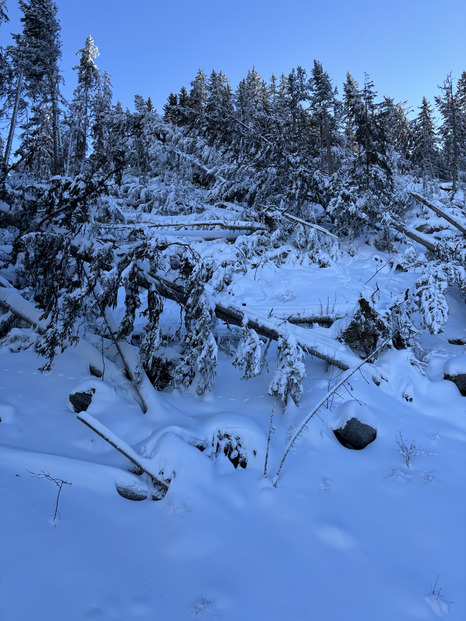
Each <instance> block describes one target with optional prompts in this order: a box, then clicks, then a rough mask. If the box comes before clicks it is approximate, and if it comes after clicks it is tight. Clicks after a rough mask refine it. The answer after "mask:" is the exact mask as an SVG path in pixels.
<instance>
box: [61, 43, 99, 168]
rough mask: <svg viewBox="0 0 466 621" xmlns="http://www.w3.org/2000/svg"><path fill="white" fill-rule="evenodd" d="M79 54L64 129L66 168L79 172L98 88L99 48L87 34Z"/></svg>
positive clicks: (84, 156) (87, 145) (82, 163)
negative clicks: (66, 149)
mask: <svg viewBox="0 0 466 621" xmlns="http://www.w3.org/2000/svg"><path fill="white" fill-rule="evenodd" d="M77 54H80V59H79V65H77V66H76V67H73V69H74V70H77V73H78V86H77V87H76V89H75V91H74V94H73V100H72V102H71V105H70V121H69V132H68V155H67V165H66V168H67V171H69V170H70V168H71V169H72V170H74V172H77V173H79V172H82V170H83V166H84V162H85V159H86V156H87V153H88V150H89V137H90V136H89V134H90V131H91V127H92V122H93V119H92V116H91V115H92V112H93V109H94V107H93V102H94V98H95V97H96V95H97V92H98V87H99V81H100V80H99V77H100V70H99V68H98V67H97V65H96V64H95V62H94V61H95V59H96V58H97V57H98V56H99V50H98V48H97V46H96V45H95V43H94V40H93V39H92V37H91V36H90V35H89V36H88V37H87V38H86V42H85V45H84V47H83V48H82V49H81V50H79V51H78V52H77Z"/></svg>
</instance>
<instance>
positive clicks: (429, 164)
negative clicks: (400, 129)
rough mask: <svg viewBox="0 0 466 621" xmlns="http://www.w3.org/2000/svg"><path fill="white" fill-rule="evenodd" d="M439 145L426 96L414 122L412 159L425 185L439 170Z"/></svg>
mask: <svg viewBox="0 0 466 621" xmlns="http://www.w3.org/2000/svg"><path fill="white" fill-rule="evenodd" d="M438 156H439V153H438V146H437V136H436V131H435V123H434V118H433V113H432V107H431V105H430V103H429V102H428V101H427V99H426V98H425V97H423V98H422V104H421V106H420V108H419V113H418V115H417V117H416V118H415V119H414V121H413V124H412V149H411V161H412V163H413V164H414V166H416V167H417V168H418V170H419V172H420V174H421V177H422V182H423V187H424V189H426V186H427V180H428V179H432V178H433V177H434V176H435V174H436V172H437V164H438Z"/></svg>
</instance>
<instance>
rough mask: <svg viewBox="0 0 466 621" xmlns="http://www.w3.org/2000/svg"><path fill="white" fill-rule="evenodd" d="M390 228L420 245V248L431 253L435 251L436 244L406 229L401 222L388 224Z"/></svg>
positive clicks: (420, 234)
mask: <svg viewBox="0 0 466 621" xmlns="http://www.w3.org/2000/svg"><path fill="white" fill-rule="evenodd" d="M390 226H392V227H393V228H394V229H396V230H397V231H398V232H399V233H402V234H403V235H406V237H409V238H410V239H412V240H413V241H415V242H417V243H418V244H421V246H424V248H427V250H430V251H431V252H436V251H437V244H435V243H434V242H432V241H430V239H428V238H427V237H426V236H425V235H423V234H422V233H418V232H417V231H413V229H410V228H408V227H407V226H406V225H404V224H402V223H401V222H396V221H392V222H391V223H390Z"/></svg>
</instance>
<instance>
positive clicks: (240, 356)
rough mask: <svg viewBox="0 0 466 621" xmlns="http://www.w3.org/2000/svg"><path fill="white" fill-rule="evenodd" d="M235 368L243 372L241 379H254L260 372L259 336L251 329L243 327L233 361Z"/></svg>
mask: <svg viewBox="0 0 466 621" xmlns="http://www.w3.org/2000/svg"><path fill="white" fill-rule="evenodd" d="M233 364H234V366H235V367H238V368H239V369H241V370H242V371H243V376H242V378H241V379H243V380H248V379H251V378H252V377H256V376H257V375H259V374H260V372H261V370H262V343H261V340H260V338H259V335H258V334H257V332H256V331H255V330H253V329H252V328H248V327H247V326H244V327H243V328H242V330H241V340H240V343H239V346H238V349H237V350H236V354H235V357H234V360H233Z"/></svg>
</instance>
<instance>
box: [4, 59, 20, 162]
mask: <svg viewBox="0 0 466 621" xmlns="http://www.w3.org/2000/svg"><path fill="white" fill-rule="evenodd" d="M22 85H23V72H22V71H20V73H19V76H18V84H17V86H16V95H15V103H14V106H13V113H12V115H11V120H10V131H9V133H8V139H7V143H6V148H5V156H4V158H3V161H4V166H5V174H6V171H7V170H8V163H9V161H10V155H11V149H12V146H13V138H14V135H15V129H16V121H17V119H18V110H19V100H20V99H21V92H22Z"/></svg>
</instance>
